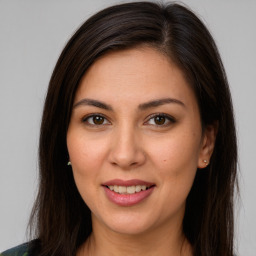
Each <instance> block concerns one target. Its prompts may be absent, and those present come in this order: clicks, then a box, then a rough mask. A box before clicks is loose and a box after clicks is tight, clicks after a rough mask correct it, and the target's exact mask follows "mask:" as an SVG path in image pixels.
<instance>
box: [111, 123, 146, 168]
mask: <svg viewBox="0 0 256 256" xmlns="http://www.w3.org/2000/svg"><path fill="white" fill-rule="evenodd" d="M111 143H112V144H111V150H110V153H109V161H110V163H111V164H112V165H116V166H118V167H120V168H121V169H124V170H129V169H132V168H135V167H138V166H141V165H143V164H144V163H145V161H146V155H145V152H144V150H143V144H142V143H141V138H140V136H139V134H138V132H136V130H135V129H134V128H133V127H130V128H129V127H128V126H125V127H123V128H120V129H118V130H116V131H115V132H114V135H113V138H112V142H111Z"/></svg>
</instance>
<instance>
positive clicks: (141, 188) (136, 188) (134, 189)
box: [105, 185, 155, 195]
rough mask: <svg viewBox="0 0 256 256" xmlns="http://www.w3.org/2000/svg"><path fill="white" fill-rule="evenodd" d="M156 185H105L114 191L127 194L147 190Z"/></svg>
mask: <svg viewBox="0 0 256 256" xmlns="http://www.w3.org/2000/svg"><path fill="white" fill-rule="evenodd" d="M153 186H155V185H151V186H146V185H136V186H118V185H110V186H105V187H106V188H108V189H110V190H111V191H114V192H116V193H118V194H122V195H127V194H130V195H131V194H135V193H139V192H141V191H145V190H148V189H150V188H151V187H153Z"/></svg>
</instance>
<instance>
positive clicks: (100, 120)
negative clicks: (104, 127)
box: [93, 116, 104, 125]
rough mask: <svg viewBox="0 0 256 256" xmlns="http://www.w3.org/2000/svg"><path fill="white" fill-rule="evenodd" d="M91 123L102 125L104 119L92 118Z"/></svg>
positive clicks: (100, 117)
mask: <svg viewBox="0 0 256 256" xmlns="http://www.w3.org/2000/svg"><path fill="white" fill-rule="evenodd" d="M93 123H94V124H97V125H100V124H103V123H104V117H102V116H94V117H93Z"/></svg>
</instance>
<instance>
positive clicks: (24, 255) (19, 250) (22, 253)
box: [0, 243, 33, 256]
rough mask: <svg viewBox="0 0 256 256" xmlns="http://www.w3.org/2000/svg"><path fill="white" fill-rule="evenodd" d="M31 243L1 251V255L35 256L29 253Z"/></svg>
mask: <svg viewBox="0 0 256 256" xmlns="http://www.w3.org/2000/svg"><path fill="white" fill-rule="evenodd" d="M28 248H29V243H25V244H21V245H19V246H16V247H13V248H11V249H9V250H7V251H4V252H2V253H0V256H33V255H30V254H29V253H28Z"/></svg>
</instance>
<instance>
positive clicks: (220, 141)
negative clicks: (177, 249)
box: [30, 1, 237, 256]
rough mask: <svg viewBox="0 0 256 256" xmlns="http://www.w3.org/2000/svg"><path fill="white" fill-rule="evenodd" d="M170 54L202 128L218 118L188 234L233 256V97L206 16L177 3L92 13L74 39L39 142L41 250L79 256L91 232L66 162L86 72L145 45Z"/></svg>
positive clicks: (34, 220) (205, 253) (188, 216)
mask: <svg viewBox="0 0 256 256" xmlns="http://www.w3.org/2000/svg"><path fill="white" fill-rule="evenodd" d="M144 45H146V46H149V47H153V48H154V49H156V50H158V51H159V52H161V53H163V54H164V55H165V56H166V57H167V58H169V59H170V60H172V61H173V62H174V63H175V64H176V65H177V66H178V67H179V68H180V69H181V70H182V72H183V74H184V76H185V77H186V79H187V81H188V83H189V85H190V86H191V87H192V88H193V90H194V92H195V95H196V98H197V102H198V105H199V109H200V115H201V122H202V128H203V127H205V126H206V125H209V124H213V123H218V133H217V136H216V143H215V148H214V152H213V154H212V157H211V162H210V164H209V165H208V166H207V167H206V168H205V169H203V170H201V169H198V170H197V174H196V177H195V180H194V183H193V186H192V189H191V191H190V193H189V195H188V198H187V201H186V210H185V215H184V220H183V232H184V235H185V237H186V238H187V239H188V241H189V242H190V244H191V245H192V248H193V254H194V255H196V256H200V255H202V256H216V255H218V256H233V254H234V244H233V239H234V223H233V217H234V216H233V208H234V207H233V201H234V191H235V187H236V184H237V178H236V177H237V143H236V131H235V124H234V116H233V108H232V101H231V96H230V90H229V85H228V81H227V78H226V74H225V70H224V67H223V64H222V61H221V58H220V55H219V53H218V49H217V47H216V45H215V42H214V40H213V38H212V36H211V34H210V33H209V31H208V29H207V28H206V27H205V25H204V24H203V22H202V21H201V20H200V19H199V18H198V17H197V16H196V15H195V14H194V13H193V12H192V11H191V10H189V9H188V8H187V7H184V6H183V5H180V4H177V3H168V4H158V3H153V2H146V1H145V2H130V3H125V4H119V5H115V6H112V7H108V8H106V9H104V10H102V11H100V12H98V13H97V14H95V15H94V16H92V17H91V18H89V19H88V20H87V21H86V22H85V23H84V24H83V25H82V26H81V27H80V28H79V29H78V30H77V31H76V32H75V34H74V35H73V36H72V37H71V39H70V40H69V41H68V43H67V45H66V46H65V48H64V50H63V51H62V53H61V55H60V57H59V59H58V61H57V64H56V66H55V68H54V71H53V73H52V76H51V79H50V83H49V87H48V92H47V96H46V100H45V105H44V111H43V116H42V122H41V132H40V144H39V171H40V175H39V190H38V196H37V199H36V202H35V205H34V208H33V211H32V215H31V220H30V227H31V229H32V230H34V233H33V237H34V238H35V239H36V240H34V243H32V245H33V246H32V247H31V250H34V251H36V252H37V255H40V256H57V255H58V256H59V255H61V256H70V255H75V254H76V252H77V249H78V248H79V246H80V245H81V244H82V243H83V242H85V241H86V239H87V238H88V236H89V235H90V233H91V231H92V225H91V212H90V209H89V208H88V207H87V205H86V203H85V202H84V201H83V200H82V198H81V196H80V194H79V192H78V190H77V188H76V185H75V182H74V178H73V174H72V170H71V168H70V167H68V166H67V162H68V151H67V144H66V136H67V130H68V126H69V121H70V116H71V112H72V106H73V100H74V96H75V93H76V90H77V88H78V85H79V83H80V80H81V78H82V77H83V75H84V74H85V73H86V71H87V69H88V68H89V67H90V66H91V65H92V64H93V63H94V62H95V61H96V60H97V59H98V58H99V57H100V56H102V55H104V54H106V53H108V52H110V51H118V50H123V49H129V48H134V47H140V46H144Z"/></svg>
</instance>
